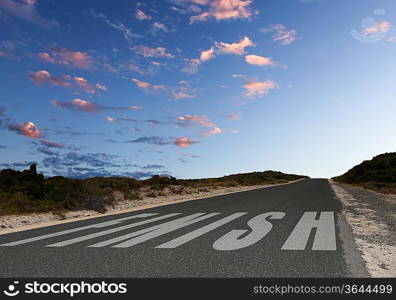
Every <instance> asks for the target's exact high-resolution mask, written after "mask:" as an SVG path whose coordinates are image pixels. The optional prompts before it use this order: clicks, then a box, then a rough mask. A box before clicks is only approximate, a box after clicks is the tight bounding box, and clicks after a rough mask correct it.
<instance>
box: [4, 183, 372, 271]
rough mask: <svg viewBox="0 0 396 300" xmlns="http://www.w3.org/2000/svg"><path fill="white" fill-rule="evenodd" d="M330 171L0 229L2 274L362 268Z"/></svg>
mask: <svg viewBox="0 0 396 300" xmlns="http://www.w3.org/2000/svg"><path fill="white" fill-rule="evenodd" d="M341 208H342V205H341V203H340V201H339V200H338V199H337V198H336V197H335V195H334V193H333V190H332V188H331V186H330V185H329V183H328V181H327V179H306V180H302V181H298V182H294V183H290V184H285V185H279V186H273V187H268V188H261V189H256V190H250V191H245V192H238V193H233V194H228V195H223V196H216V197H211V198H206V199H200V200H193V201H187V202H181V203H176V204H171V205H165V206H161V207H155V208H150V209H144V210H140V211H134V212H128V213H123V214H117V215H108V216H103V217H98V218H93V219H88V220H82V221H76V222H70V223H65V224H60V225H54V226H49V227H42V228H37V229H32V230H26V231H21V232H16V233H9V234H3V235H0V257H1V262H0V277H133V278H135V277H172V278H175V277H351V276H354V277H364V276H368V274H367V272H366V271H365V269H364V265H363V261H362V259H361V257H360V255H359V253H358V252H357V251H356V248H355V245H354V242H353V237H352V235H351V232H350V229H349V226H348V225H347V224H346V222H345V220H344V218H343V215H342V214H341Z"/></svg>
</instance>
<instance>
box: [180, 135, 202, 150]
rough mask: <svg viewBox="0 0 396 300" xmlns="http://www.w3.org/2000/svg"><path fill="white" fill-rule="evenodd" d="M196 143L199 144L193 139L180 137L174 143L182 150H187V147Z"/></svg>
mask: <svg viewBox="0 0 396 300" xmlns="http://www.w3.org/2000/svg"><path fill="white" fill-rule="evenodd" d="M196 143H198V142H196V141H194V140H193V139H191V138H189V137H179V138H176V139H175V141H174V144H175V145H176V146H178V147H181V148H186V147H188V146H191V145H193V144H196Z"/></svg>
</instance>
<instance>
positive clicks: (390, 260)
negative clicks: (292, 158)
mask: <svg viewBox="0 0 396 300" xmlns="http://www.w3.org/2000/svg"><path fill="white" fill-rule="evenodd" d="M330 185H331V187H332V188H333V190H334V193H335V195H336V197H337V198H338V199H339V200H340V201H341V203H342V204H343V210H342V213H341V215H342V216H340V219H341V220H342V219H343V218H344V219H345V221H346V224H344V225H345V226H346V227H345V228H344V229H346V231H344V232H348V228H350V231H351V235H352V236H353V238H352V239H351V240H354V242H355V244H356V246H357V250H358V252H360V253H361V256H362V258H363V260H364V264H365V267H366V269H367V271H368V273H369V274H370V276H371V277H395V276H396V255H395V253H396V240H395V239H396V238H395V233H396V222H395V217H396V201H393V200H392V196H387V195H383V194H381V195H380V194H378V193H375V192H371V191H368V190H364V189H360V188H356V187H353V186H349V185H344V184H338V183H334V182H333V181H331V180H330ZM342 226H343V225H342ZM343 241H348V238H347V237H344V238H343ZM347 243H348V242H347ZM344 246H345V252H346V253H345V255H346V261H347V263H348V260H350V257H351V256H350V254H351V253H348V252H349V251H351V245H344ZM348 265H349V266H351V268H352V269H351V270H352V272H356V270H353V267H356V262H354V261H350V263H348Z"/></svg>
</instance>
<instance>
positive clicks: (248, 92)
mask: <svg viewBox="0 0 396 300" xmlns="http://www.w3.org/2000/svg"><path fill="white" fill-rule="evenodd" d="M232 77H234V78H242V79H244V80H245V81H247V83H245V84H244V85H243V87H244V89H245V92H244V95H245V96H247V97H256V96H264V95H266V94H267V93H268V92H269V91H270V90H272V89H275V88H278V87H279V86H278V84H277V83H275V82H274V81H273V80H266V81H259V80H257V79H254V78H250V77H248V76H245V75H240V74H234V75H232Z"/></svg>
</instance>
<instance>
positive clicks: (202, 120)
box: [177, 115, 216, 127]
mask: <svg viewBox="0 0 396 300" xmlns="http://www.w3.org/2000/svg"><path fill="white" fill-rule="evenodd" d="M177 119H178V120H179V121H182V122H184V124H185V125H190V124H192V123H196V124H199V125H201V126H205V127H215V126H216V124H215V123H213V122H211V121H210V120H209V118H208V117H207V116H196V115H183V116H179V117H178V118H177Z"/></svg>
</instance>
